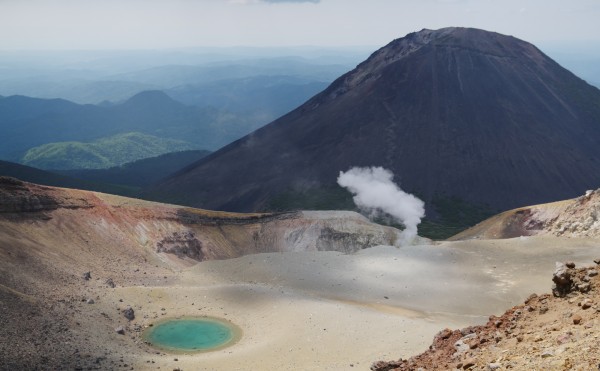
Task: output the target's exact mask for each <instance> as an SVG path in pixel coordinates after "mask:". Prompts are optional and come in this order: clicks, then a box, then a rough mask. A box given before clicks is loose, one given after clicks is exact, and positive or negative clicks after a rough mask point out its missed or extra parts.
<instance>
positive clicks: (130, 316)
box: [123, 307, 135, 321]
mask: <svg viewBox="0 0 600 371" xmlns="http://www.w3.org/2000/svg"><path fill="white" fill-rule="evenodd" d="M123 316H124V317H125V318H127V319H128V320H130V321H133V320H134V319H135V312H134V311H133V308H132V307H127V308H125V309H123Z"/></svg>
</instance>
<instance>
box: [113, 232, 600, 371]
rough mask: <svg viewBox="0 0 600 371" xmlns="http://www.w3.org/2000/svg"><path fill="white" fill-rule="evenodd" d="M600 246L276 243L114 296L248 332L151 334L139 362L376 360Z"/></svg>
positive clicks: (525, 288) (411, 350) (483, 312)
mask: <svg viewBox="0 0 600 371" xmlns="http://www.w3.org/2000/svg"><path fill="white" fill-rule="evenodd" d="M598 256H600V244H598V243H597V242H596V241H594V240H575V239H557V238H539V237H527V238H516V239H510V240H497V241H466V242H444V243H441V244H438V245H433V246H412V247H404V248H395V247H384V246H381V247H375V248H371V249H366V250H363V251H361V252H359V253H357V254H351V255H348V254H341V253H337V252H298V253H267V254H257V255H249V256H245V257H242V258H237V259H231V260H226V261H208V262H203V263H200V264H198V265H196V266H194V267H190V268H185V269H182V270H181V272H179V273H178V274H176V275H175V277H177V278H176V279H175V280H174V281H171V282H169V283H168V284H165V285H161V286H160V287H158V286H145V287H140V286H135V287H124V288H117V289H115V290H114V291H113V292H112V293H111V294H110V295H109V296H108V297H106V299H105V301H116V299H117V298H119V297H125V298H127V302H128V303H129V304H131V305H133V306H134V308H135V309H136V314H137V319H136V323H138V324H141V325H142V326H145V325H147V324H149V323H151V322H152V321H154V320H155V319H158V318H161V319H162V318H167V317H177V316H182V315H194V314H197V315H210V316H216V317H221V318H225V319H228V320H230V321H232V322H234V323H235V324H237V325H238V326H240V327H241V328H242V330H243V332H244V333H243V335H242V338H241V340H240V341H239V342H238V343H236V344H235V345H233V346H231V347H228V348H226V349H223V350H219V351H215V352H209V353H201V354H187V355H185V354H177V355H169V354H165V353H163V352H158V353H155V352H154V351H153V350H152V349H151V348H149V347H148V346H146V345H144V344H141V343H140V344H139V347H140V348H141V351H140V352H139V353H138V354H136V355H134V361H133V366H134V367H135V369H158V368H159V367H160V369H169V370H172V369H174V368H177V367H179V368H181V369H183V370H200V369H202V370H225V369H226V370H236V369H237V370H259V369H260V370H298V369H302V370H317V369H318V370H323V369H328V370H344V369H351V368H354V369H368V368H369V366H370V365H371V363H372V362H373V361H375V360H379V359H397V358H398V357H408V356H410V355H414V354H416V353H419V352H421V351H423V350H425V349H426V348H427V346H428V345H429V344H430V343H431V340H432V337H433V335H434V334H435V333H437V332H438V331H439V330H441V329H442V328H444V327H450V328H460V327H465V326H468V325H474V324H480V323H484V322H486V321H487V318H488V316H489V315H490V314H501V313H502V312H504V310H506V309H507V308H509V307H511V306H512V305H515V304H517V303H520V302H522V301H523V300H524V298H526V297H527V296H528V295H529V294H531V293H532V292H538V293H542V292H548V291H549V290H550V284H551V283H550V281H549V279H548V277H549V276H550V275H551V274H552V271H553V270H554V266H555V262H556V261H564V260H573V261H576V262H578V263H581V264H589V263H591V261H592V259H593V258H597V257H598ZM116 305H119V303H118V302H117V303H116ZM398 334H402V335H401V336H399V335H398ZM138 341H139V340H138ZM175 358H176V359H177V361H175ZM152 362H154V363H152Z"/></svg>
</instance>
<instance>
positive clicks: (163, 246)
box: [156, 231, 204, 261]
mask: <svg viewBox="0 0 600 371" xmlns="http://www.w3.org/2000/svg"><path fill="white" fill-rule="evenodd" d="M156 252H158V253H167V254H175V255H176V256H177V257H178V258H180V259H183V258H186V257H187V258H190V259H193V260H197V261H202V260H204V253H203V252H202V242H200V241H199V240H198V239H197V238H196V235H195V234H194V232H190V231H186V232H175V233H173V234H172V235H170V236H166V237H165V238H163V239H162V240H160V241H158V242H157V243H156Z"/></svg>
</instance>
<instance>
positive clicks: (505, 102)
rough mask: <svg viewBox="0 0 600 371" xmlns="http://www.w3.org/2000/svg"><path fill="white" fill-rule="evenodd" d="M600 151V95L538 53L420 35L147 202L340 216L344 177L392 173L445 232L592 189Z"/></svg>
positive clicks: (450, 33) (513, 42) (598, 176)
mask: <svg viewBox="0 0 600 371" xmlns="http://www.w3.org/2000/svg"><path fill="white" fill-rule="evenodd" d="M599 142H600V90H598V89H597V88H595V87H593V86H590V85H588V84H587V83H585V82H584V81H583V80H581V79H579V78H578V77H577V76H575V75H573V74H572V73H571V72H569V71H568V70H566V69H564V68H562V67H561V66H560V65H558V64H557V63H556V62H554V61H553V60H552V59H550V58H549V57H547V56H546V55H545V54H543V53H542V52H540V50H538V49H537V48H536V47H535V46H533V45H531V44H529V43H527V42H524V41H521V40H519V39H516V38H514V37H509V36H504V35H500V34H497V33H492V32H486V31H483V30H477V29H467V28H446V29H441V30H437V31H432V30H422V31H420V32H416V33H412V34H409V35H407V36H406V37H404V38H401V39H397V40H394V41H393V42H391V43H390V44H388V45H387V46H385V47H383V48H381V49H380V50H378V51H376V52H375V53H373V54H372V55H371V57H369V58H368V59H367V60H366V61H365V62H363V63H361V64H360V65H359V66H358V67H357V68H356V69H354V70H353V71H351V72H349V73H347V74H345V75H343V76H342V77H340V78H339V79H337V80H336V81H335V82H333V83H332V84H331V85H330V86H329V87H328V88H327V89H325V90H324V91H323V92H321V93H319V94H317V95H316V96H314V97H313V98H312V99H310V100H308V101H307V102H306V103H305V104H304V105H302V106H300V107H299V108H298V109H296V110H294V111H292V112H290V113H289V114H287V115H285V116H283V117H281V118H280V119H278V120H276V121H274V122H272V123H271V124H269V125H267V126H265V127H263V128H261V129H259V130H257V131H255V132H253V133H251V134H249V135H247V136H246V137H244V138H242V139H240V140H238V141H236V142H234V143H232V144H230V145H228V146H226V147H225V148H222V149H221V150H219V151H217V152H215V153H213V154H211V155H210V156H208V157H206V158H204V159H202V160H200V161H199V162H197V163H196V164H194V165H192V166H189V167H188V168H186V169H184V170H182V171H180V172H178V173H177V174H175V175H174V176H172V177H171V178H169V179H167V180H166V181H164V182H162V183H161V184H160V185H158V186H156V187H153V188H151V189H149V190H147V192H146V195H147V196H149V197H155V198H159V199H162V200H169V201H171V202H177V203H181V204H187V205H193V206H197V207H203V208H209V209H222V210H235V211H256V210H269V209H274V208H275V209H276V208H279V207H281V205H290V204H294V203H298V202H296V201H298V200H300V201H302V200H306V199H311V197H313V195H315V194H321V195H322V197H319V198H321V199H326V198H328V197H329V198H330V199H331V200H333V202H332V203H330V205H329V206H330V207H336V205H335V203H337V202H346V201H347V198H346V200H345V201H344V200H343V198H340V197H337V196H336V194H338V193H339V192H340V191H339V187H337V185H336V178H337V176H338V174H339V172H340V171H345V170H348V169H349V168H350V167H353V166H383V167H385V168H388V169H390V170H392V171H393V172H394V174H396V181H397V182H399V183H400V184H401V186H402V187H403V188H404V189H406V190H408V191H410V192H413V193H415V194H417V195H418V196H419V197H421V198H422V199H424V200H425V202H426V204H427V207H428V210H427V213H428V216H429V218H430V219H436V218H438V219H440V218H444V217H445V216H444V215H443V214H444V213H445V211H447V210H448V209H457V207H455V206H460V205H462V206H464V207H463V209H464V210H468V209H469V207H471V206H472V205H475V206H477V207H478V208H479V207H481V208H487V209H488V210H491V211H492V210H493V211H496V210H506V209H508V208H512V207H516V206H521V205H527V204H535V203H542V202H547V201H552V200H557V199H565V198H569V197H574V196H576V195H578V194H580V193H582V192H583V191H585V190H586V189H589V188H596V187H598V185H600V146H598V143H599ZM299 203H300V204H301V203H302V202H299ZM284 207H285V206H284ZM481 208H479V209H478V210H481ZM453 217H454V218H456V219H458V220H460V219H461V218H463V216H461V214H460V213H458V214H455V215H454V216H453Z"/></svg>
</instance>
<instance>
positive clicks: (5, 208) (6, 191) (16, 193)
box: [0, 176, 90, 214]
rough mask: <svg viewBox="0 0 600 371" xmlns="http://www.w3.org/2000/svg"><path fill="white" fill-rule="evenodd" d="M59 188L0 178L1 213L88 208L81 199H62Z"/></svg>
mask: <svg viewBox="0 0 600 371" xmlns="http://www.w3.org/2000/svg"><path fill="white" fill-rule="evenodd" d="M61 193H62V192H61V191H60V189H59V188H52V187H43V186H39V185H35V184H31V183H26V182H23V181H21V180H19V179H16V178H11V177H5V176H0V213H5V214H18V213H43V212H48V211H52V210H56V209H58V208H70V209H76V208H87V207H90V205H89V204H88V203H87V202H85V201H84V200H81V199H76V198H72V197H67V198H64V197H61Z"/></svg>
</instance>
